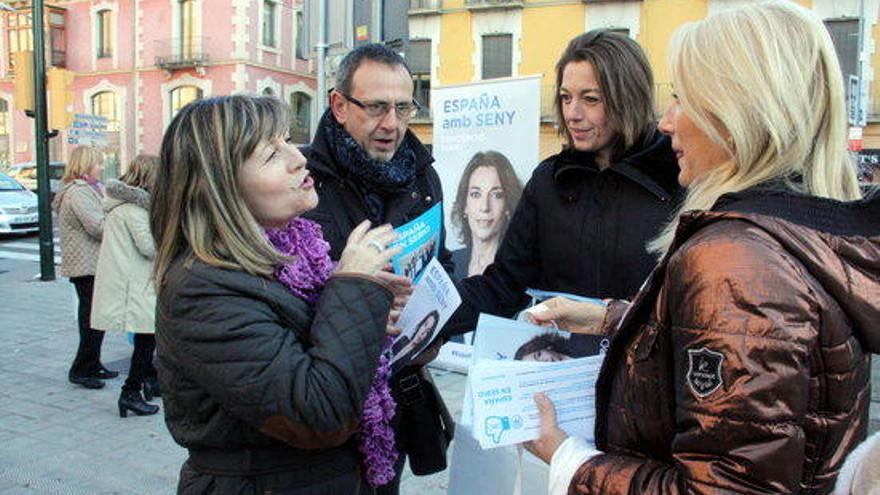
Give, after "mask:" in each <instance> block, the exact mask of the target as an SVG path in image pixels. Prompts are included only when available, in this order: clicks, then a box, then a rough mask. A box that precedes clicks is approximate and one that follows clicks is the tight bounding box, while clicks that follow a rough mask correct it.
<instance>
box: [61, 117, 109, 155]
mask: <svg viewBox="0 0 880 495" xmlns="http://www.w3.org/2000/svg"><path fill="white" fill-rule="evenodd" d="M107 124H108V119H107V117H103V116H101V115H91V114H88V113H78V114H76V115H75V116H74V121H73V124H71V126H70V129H68V131H67V143H68V144H73V145H85V146H94V147H96V148H103V147H105V146H107Z"/></svg>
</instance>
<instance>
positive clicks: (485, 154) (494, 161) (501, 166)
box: [451, 150, 523, 247]
mask: <svg viewBox="0 0 880 495" xmlns="http://www.w3.org/2000/svg"><path fill="white" fill-rule="evenodd" d="M480 167H491V168H493V169H495V172H496V173H497V174H498V181H499V182H501V189H503V190H504V202H505V205H506V206H507V209H508V211H509V212H510V215H513V211H514V210H515V209H516V205H517V204H518V203H519V198H520V197H521V196H522V189H523V187H522V183H521V182H520V180H519V177H517V176H516V172H515V171H514V170H513V165H511V164H510V160H508V159H507V157H506V156H504V155H503V154H502V153H499V152H497V151H493V150H489V151H478V152H477V153H476V154H474V156H473V157H471V161H470V162H468V164H467V166H466V167H465V168H464V172H462V173H461V180H459V181H458V190H457V191H456V193H455V202H454V203H453V204H452V215H451V219H452V224H453V225H455V226H456V227H457V228H458V229H459V232H460V233H461V237H460V240H461V242H462V243H464V245H465V246H467V247H471V241H472V239H471V227H470V225H468V223H467V220H465V218H464V209H465V206H467V195H468V186H469V185H470V182H471V175H473V173H474V170H476V169H478V168H480ZM509 223H510V217H507V216H506V217H504V227H502V229H501V233H500V235H501V237H504V233H505V232H506V231H507V226H508V224H509Z"/></svg>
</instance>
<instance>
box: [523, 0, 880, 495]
mask: <svg viewBox="0 0 880 495" xmlns="http://www.w3.org/2000/svg"><path fill="white" fill-rule="evenodd" d="M670 61H671V65H672V74H673V81H674V85H675V91H676V93H677V95H676V98H675V100H674V102H673V103H672V105H671V106H670V107H669V110H667V112H666V114H665V115H664V117H663V119H662V121H661V122H660V128H661V130H662V131H663V132H665V133H667V134H669V135H670V136H671V137H672V147H673V149H674V150H675V152H676V157H677V158H678V163H679V165H680V167H681V174H680V175H679V182H680V183H681V184H682V185H684V186H686V187H687V188H688V197H687V199H686V200H685V203H684V205H683V207H682V208H681V211H680V216H678V217H677V218H676V220H675V221H674V222H673V223H672V224H671V225H670V226H669V228H668V229H667V230H666V232H665V233H664V234H663V235H661V236H660V237H659V238H658V239H657V240H656V241H655V243H654V248H655V249H656V250H657V251H659V252H660V253H661V254H663V255H664V256H663V258H662V261H661V262H660V265H659V266H658V268H657V269H656V270H655V271H654V272H653V274H652V275H651V276H650V277H649V278H648V280H647V281H646V283H645V285H644V286H643V289H642V290H641V291H640V293H639V294H638V295H637V296H636V297H635V299H634V300H633V301H632V303H631V304H628V303H625V302H621V301H615V302H612V303H611V304H610V305H609V307H608V310H604V309H594V308H595V306H587V305H583V304H580V303H575V302H572V301H567V300H563V299H555V300H552V301H550V302H548V303H547V304H546V306H545V307H546V310H545V311H542V312H538V313H536V314H535V315H534V320H536V321H537V322H539V323H544V324H547V323H549V322H550V321H551V320H552V321H556V322H557V323H558V324H560V326H563V327H566V328H568V329H570V330H573V331H579V332H585V333H605V334H607V335H612V336H613V337H614V340H613V343H612V345H611V348H610V349H609V352H608V354H607V357H606V361H605V363H604V366H603V369H602V372H601V375H600V377H599V379H598V382H597V385H596V414H597V416H596V429H595V439H596V443H595V445H591V444H588V443H586V442H585V441H583V440H582V439H578V438H569V437H568V436H567V435H566V434H565V433H564V432H563V431H562V430H561V429H559V428H558V426H557V425H556V421H555V410H554V407H553V404H552V398H548V397H546V396H544V395H540V396H538V397H536V402H537V404H538V409H539V411H540V413H541V419H542V429H541V436H540V438H539V439H538V440H536V441H534V442H530V443H529V444H528V445H527V448H529V449H530V450H531V451H532V452H533V453H534V454H535V455H537V456H538V457H540V458H541V459H543V460H545V461H546V462H548V463H549V464H550V493H552V494H554V495H556V494H564V493H568V494H598V493H602V494H603V495H617V494H620V495H623V494H634V493H640V494H659V493H663V494H677V493H689V494H709V493H711V494H717V493H747V494H758V493H761V494H766V493H811V494H817V493H818V494H827V493H831V491H832V490H833V489H834V484H835V479H836V478H837V476H838V473H839V471H840V469H841V466H842V464H843V461H844V459H845V458H846V456H847V454H848V453H849V452H850V451H852V450H853V449H854V448H855V447H856V445H858V444H859V442H860V441H862V440H863V439H864V438H865V436H866V434H867V431H868V411H869V402H870V354H871V353H878V352H880V327H878V325H877V322H880V195H877V194H875V193H868V194H866V195H865V196H866V197H864V198H862V192H861V191H860V190H859V186H858V183H857V181H856V174H855V169H854V167H852V165H851V164H850V162H849V159H848V156H847V153H846V149H845V147H844V146H845V142H846V116H845V105H844V90H843V81H842V78H841V71H840V66H839V65H838V62H837V58H836V55H835V52H834V46H833V44H832V42H831V39H830V37H829V35H828V33H827V31H826V30H825V28H824V26H823V24H822V22H821V21H820V20H819V19H818V18H816V17H815V16H814V15H813V14H812V13H810V12H808V11H806V10H805V9H803V8H800V7H798V6H796V5H794V4H792V3H783V2H780V1H770V2H766V3H765V2H762V3H753V4H749V5H746V6H743V7H740V8H736V9H732V10H729V11H725V12H722V13H719V14H716V15H713V16H710V17H709V18H707V19H705V20H703V21H700V22H696V23H692V24H688V25H686V26H684V27H682V28H681V30H680V31H679V33H678V34H677V35H676V37H675V38H674V40H673V42H672V47H671V50H670Z"/></svg>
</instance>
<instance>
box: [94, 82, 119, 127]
mask: <svg viewBox="0 0 880 495" xmlns="http://www.w3.org/2000/svg"><path fill="white" fill-rule="evenodd" d="M92 115H100V116H101V117H106V118H107V132H119V106H118V105H117V104H116V94H115V93H114V92H112V91H101V92H100V93H95V95H94V96H92Z"/></svg>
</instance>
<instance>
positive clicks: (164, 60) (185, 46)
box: [156, 37, 211, 70]
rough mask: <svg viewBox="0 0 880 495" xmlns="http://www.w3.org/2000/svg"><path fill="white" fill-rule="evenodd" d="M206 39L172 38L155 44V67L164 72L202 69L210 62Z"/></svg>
mask: <svg viewBox="0 0 880 495" xmlns="http://www.w3.org/2000/svg"><path fill="white" fill-rule="evenodd" d="M207 45H208V38H204V37H199V38H197V37H193V38H173V39H167V40H159V41H157V42H156V66H158V67H159V68H162V69H165V70H177V69H186V68H190V67H204V66H206V65H208V62H210V61H211V57H210V56H209V54H208V52H207V51H206V50H205V46H207Z"/></svg>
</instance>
